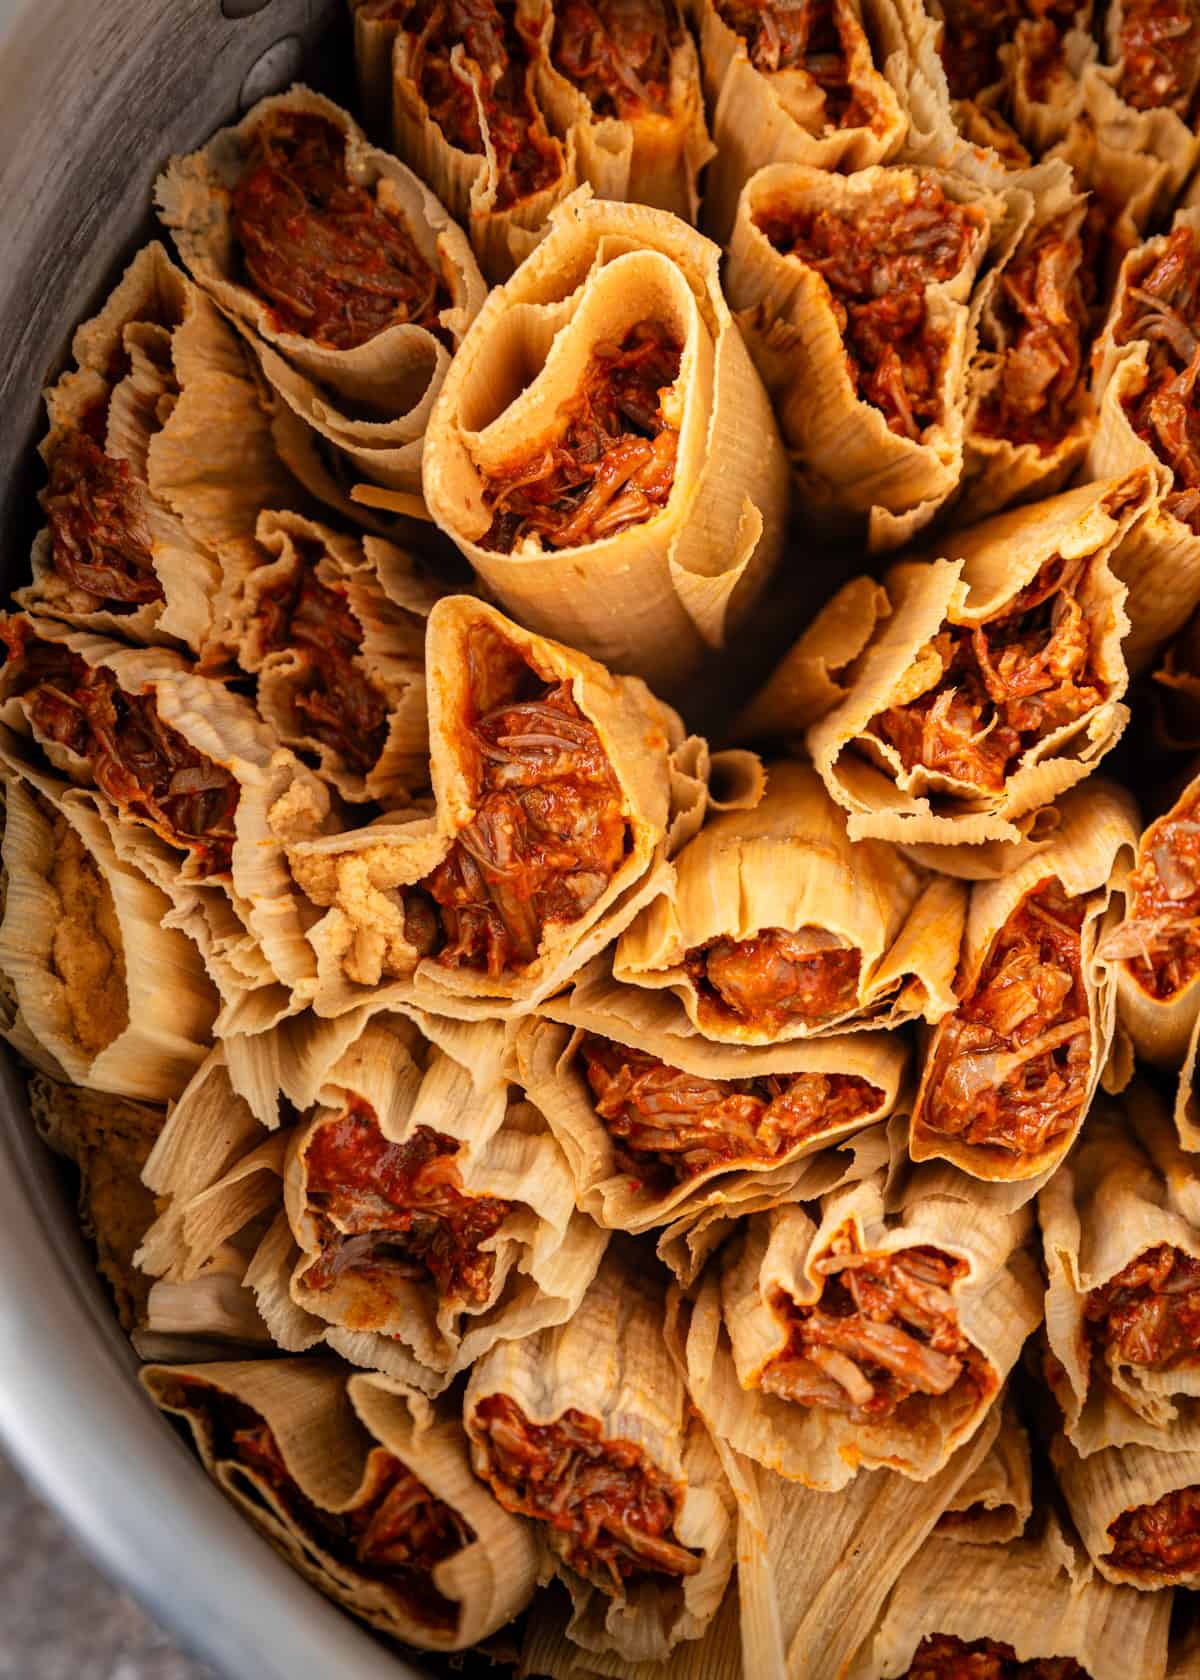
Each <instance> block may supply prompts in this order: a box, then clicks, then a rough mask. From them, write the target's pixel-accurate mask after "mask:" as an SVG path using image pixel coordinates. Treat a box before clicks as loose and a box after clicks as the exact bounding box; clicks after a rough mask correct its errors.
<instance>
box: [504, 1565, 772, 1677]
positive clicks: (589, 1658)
mask: <svg viewBox="0 0 1200 1680" xmlns="http://www.w3.org/2000/svg"><path fill="white" fill-rule="evenodd" d="M570 1620H571V1604H570V1599H569V1598H568V1597H567V1594H566V1593H565V1592H564V1591H563V1590H561V1589H556V1588H552V1589H551V1590H550V1591H549V1592H543V1593H539V1594H538V1596H537V1598H536V1599H535V1600H534V1603H533V1605H532V1606H531V1608H530V1612H529V1615H528V1617H527V1618H526V1622H525V1629H524V1634H523V1638H522V1642H521V1655H520V1667H519V1668H518V1669H517V1670H516V1674H517V1680H743V1669H742V1637H741V1625H740V1621H741V1618H740V1615H739V1611H738V1594H737V1587H736V1585H734V1584H732V1583H731V1584H730V1586H729V1587H728V1588H727V1590H726V1593H725V1597H724V1598H723V1599H722V1601H721V1608H720V1609H719V1610H718V1611H717V1613H716V1615H715V1616H714V1617H713V1619H712V1621H711V1622H709V1624H708V1626H707V1628H705V1630H704V1632H703V1633H702V1634H701V1636H700V1638H699V1639H689V1640H688V1641H687V1642H686V1643H685V1644H682V1645H676V1647H675V1649H674V1650H673V1651H672V1652H671V1654H670V1656H668V1657H666V1658H664V1660H663V1661H662V1662H647V1663H637V1662H635V1663H631V1662H626V1661H625V1659H624V1658H623V1657H619V1656H618V1655H617V1654H616V1652H615V1651H584V1650H582V1649H581V1648H580V1647H579V1646H578V1645H576V1644H575V1643H574V1641H573V1640H571V1639H570V1638H568V1636H567V1628H568V1626H569V1625H570Z"/></svg>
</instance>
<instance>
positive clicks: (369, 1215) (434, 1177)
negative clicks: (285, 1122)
mask: <svg viewBox="0 0 1200 1680" xmlns="http://www.w3.org/2000/svg"><path fill="white" fill-rule="evenodd" d="M458 1151H459V1144H458V1143H457V1142H456V1140H455V1139H454V1138H451V1137H447V1136H446V1135H445V1133H443V1132H435V1131H433V1130H432V1129H431V1128H430V1127H428V1126H418V1127H417V1129H416V1131H415V1132H414V1133H413V1135H412V1137H411V1138H410V1139H409V1140H408V1141H407V1142H406V1143H392V1142H390V1141H389V1140H388V1139H387V1138H385V1137H384V1135H383V1133H382V1132H381V1131H380V1129H379V1125H378V1122H377V1121H376V1118H375V1115H374V1114H373V1113H372V1111H371V1110H370V1109H369V1108H368V1107H367V1106H366V1104H365V1103H352V1104H351V1105H350V1106H349V1107H348V1108H347V1109H346V1112H345V1113H344V1114H342V1115H340V1116H339V1117H338V1118H337V1119H336V1120H330V1121H327V1122H326V1123H325V1124H324V1125H321V1126H318V1127H317V1129H316V1131H315V1132H314V1133H313V1136H312V1137H311V1139H310V1140H309V1143H308V1146H307V1148H306V1150H305V1154H304V1164H305V1170H306V1191H307V1196H308V1204H309V1206H310V1207H311V1208H312V1210H313V1211H314V1212H316V1213H317V1214H319V1215H320V1216H321V1242H322V1252H321V1255H320V1258H319V1259H318V1260H317V1261H316V1262H315V1263H314V1264H313V1265H312V1266H310V1267H309V1268H308V1269H307V1271H306V1272H305V1274H304V1281H305V1283H306V1284H307V1285H308V1287H309V1288H310V1289H328V1288H331V1287H332V1286H333V1284H334V1283H336V1282H337V1280H338V1279H339V1278H340V1277H341V1276H343V1275H344V1274H346V1273H348V1272H359V1273H362V1272H369V1273H372V1274H377V1275H384V1276H386V1275H387V1274H389V1273H391V1274H393V1275H395V1274H399V1275H403V1276H413V1275H416V1276H419V1277H425V1276H429V1277H432V1279H433V1281H434V1285H435V1287H436V1289H437V1292H438V1294H439V1295H440V1296H441V1297H443V1298H444V1299H447V1300H449V1299H461V1300H465V1301H471V1302H480V1301H484V1300H486V1299H487V1294H488V1290H489V1289H490V1288H491V1283H492V1274H493V1271H494V1270H495V1256H494V1255H493V1254H491V1253H484V1252H483V1251H482V1244H483V1243H485V1242H486V1241H487V1240H488V1239H489V1238H490V1237H494V1236H495V1234H496V1232H497V1231H498V1230H499V1229H500V1227H501V1225H502V1224H503V1223H504V1221H505V1220H506V1219H507V1218H508V1216H509V1214H510V1213H511V1212H512V1209H513V1204H512V1203H511V1202H508V1201H503V1200H501V1198H500V1197H498V1196H471V1195H467V1194H466V1193H465V1192H464V1191H463V1188H462V1178H461V1176H460V1174H459V1170H458V1163H457V1155H458Z"/></svg>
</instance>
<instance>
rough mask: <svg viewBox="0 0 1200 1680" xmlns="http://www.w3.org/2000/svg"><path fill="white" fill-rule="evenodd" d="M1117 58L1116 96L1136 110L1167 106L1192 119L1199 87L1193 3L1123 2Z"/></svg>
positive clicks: (1199, 48)
mask: <svg viewBox="0 0 1200 1680" xmlns="http://www.w3.org/2000/svg"><path fill="white" fill-rule="evenodd" d="M1117 56H1118V58H1119V60H1120V64H1121V79H1120V82H1119V84H1118V87H1119V91H1120V93H1121V97H1122V98H1123V99H1124V100H1125V101H1126V103H1127V104H1129V105H1132V106H1133V108H1134V110H1135V111H1154V110H1158V109H1159V108H1161V107H1164V106H1169V107H1170V108H1171V110H1173V111H1176V112H1178V114H1179V115H1180V116H1181V117H1183V118H1184V120H1185V121H1190V120H1191V119H1192V117H1193V116H1194V115H1195V100H1196V93H1197V89H1198V88H1200V6H1198V5H1197V4H1196V0H1122V6H1121V29H1120V35H1119V39H1118V48H1117Z"/></svg>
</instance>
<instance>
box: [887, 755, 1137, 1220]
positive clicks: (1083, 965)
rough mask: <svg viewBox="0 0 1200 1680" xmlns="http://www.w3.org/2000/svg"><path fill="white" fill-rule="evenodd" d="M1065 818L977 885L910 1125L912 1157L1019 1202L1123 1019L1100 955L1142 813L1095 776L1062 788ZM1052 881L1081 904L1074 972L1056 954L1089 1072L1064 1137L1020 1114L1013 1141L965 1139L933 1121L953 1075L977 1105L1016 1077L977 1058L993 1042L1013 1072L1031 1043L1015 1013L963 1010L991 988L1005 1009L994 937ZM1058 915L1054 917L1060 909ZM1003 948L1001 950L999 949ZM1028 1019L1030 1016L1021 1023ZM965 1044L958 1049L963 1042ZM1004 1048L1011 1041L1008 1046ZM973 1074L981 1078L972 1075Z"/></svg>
mask: <svg viewBox="0 0 1200 1680" xmlns="http://www.w3.org/2000/svg"><path fill="white" fill-rule="evenodd" d="M1059 814H1060V819H1061V823H1060V827H1059V828H1058V830H1057V832H1056V834H1055V835H1054V837H1053V838H1052V839H1051V840H1049V841H1048V842H1047V844H1046V845H1045V846H1044V847H1043V848H1041V849H1039V850H1036V851H1035V852H1034V853H1033V854H1032V855H1031V856H1029V857H1026V858H1025V859H1024V860H1023V861H1022V862H1021V863H1020V864H1018V866H1017V867H1016V868H1015V869H1013V870H1012V871H1011V872H1010V873H1009V874H1007V875H1002V876H1001V877H1000V878H999V879H997V880H994V881H984V882H980V883H978V884H977V885H976V886H975V887H974V888H973V890H972V893H971V903H970V907H969V910H968V913H967V926H966V933H965V935H964V939H963V952H962V959H961V962H960V966H959V978H958V993H959V997H960V999H961V1000H962V1001H961V1003H960V1009H959V1011H956V1012H955V1013H953V1014H950V1015H947V1016H945V1017H944V1019H943V1020H942V1021H941V1022H940V1023H939V1024H938V1026H937V1027H936V1028H935V1030H934V1033H933V1036H932V1039H931V1041H930V1043H929V1046H928V1050H927V1052H926V1056H925V1065H924V1071H923V1073H922V1076H921V1084H920V1088H919V1090H918V1092H917V1097H916V1102H915V1104H914V1107H913V1115H912V1123H911V1127H910V1132H909V1153H910V1155H911V1157H912V1159H913V1160H914V1161H928V1160H944V1161H948V1162H950V1163H952V1165H953V1166H954V1167H955V1168H957V1169H959V1171H961V1172H965V1173H969V1174H970V1175H971V1177H972V1178H975V1179H983V1180H989V1181H993V1182H996V1183H1006V1184H1009V1185H1010V1186H1011V1187H1012V1189H1011V1196H1012V1197H1013V1198H1014V1200H1015V1201H1023V1200H1027V1199H1028V1198H1029V1197H1030V1196H1032V1195H1033V1194H1034V1193H1035V1192H1036V1191H1037V1190H1038V1189H1039V1188H1040V1187H1041V1185H1042V1184H1044V1183H1045V1182H1046V1180H1047V1178H1048V1177H1049V1175H1050V1174H1051V1173H1052V1172H1054V1170H1055V1169H1056V1168H1057V1167H1058V1166H1059V1165H1060V1164H1061V1163H1062V1161H1063V1159H1064V1158H1065V1156H1066V1154H1067V1151H1068V1150H1069V1149H1070V1147H1071V1145H1072V1143H1073V1142H1074V1140H1075V1139H1076V1137H1078V1135H1079V1130H1080V1127H1081V1126H1082V1125H1083V1122H1084V1117H1085V1116H1086V1114H1087V1111H1088V1108H1089V1106H1090V1104H1091V1101H1092V1098H1093V1096H1094V1094H1095V1091H1096V1087H1097V1085H1098V1083H1099V1080H1100V1076H1101V1073H1102V1072H1103V1071H1104V1068H1105V1066H1106V1064H1107V1062H1108V1059H1109V1053H1110V1050H1111V1048H1112V1044H1113V1035H1114V1031H1115V1027H1116V1004H1117V994H1116V977H1115V975H1114V973H1113V965H1112V964H1111V963H1110V962H1109V961H1108V960H1107V959H1106V958H1105V957H1104V956H1103V955H1102V951H1103V941H1104V938H1105V935H1106V934H1107V932H1108V931H1109V929H1110V928H1111V927H1112V926H1113V925H1114V923H1115V921H1116V919H1117V916H1118V914H1119V907H1120V903H1121V895H1122V894H1123V892H1124V891H1125V882H1126V879H1127V876H1128V871H1129V867H1130V864H1131V862H1132V856H1133V847H1134V844H1135V838H1136V833H1137V826H1136V811H1135V808H1134V806H1133V802H1132V800H1131V798H1130V796H1129V795H1128V793H1126V792H1125V790H1124V789H1122V788H1118V787H1116V786H1115V785H1114V784H1112V783H1108V782H1101V781H1099V780H1096V781H1093V782H1092V783H1091V784H1090V785H1089V786H1088V787H1086V788H1080V789H1077V790H1076V791H1074V792H1072V793H1070V794H1067V795H1066V796H1065V798H1064V799H1063V800H1062V802H1061V804H1060V806H1059ZM1047 883H1050V884H1051V890H1052V891H1054V890H1055V889H1054V887H1053V884H1054V883H1058V889H1059V890H1061V893H1062V895H1063V896H1064V897H1065V898H1066V899H1068V900H1078V899H1080V898H1082V900H1083V903H1082V906H1081V913H1082V920H1081V922H1080V925H1079V929H1078V937H1079V960H1078V976H1077V978H1076V977H1075V975H1074V967H1073V963H1072V961H1071V959H1070V957H1067V958H1065V959H1064V958H1063V957H1062V956H1061V953H1060V952H1059V950H1058V949H1057V948H1055V951H1054V956H1055V957H1056V958H1057V959H1058V963H1059V971H1060V972H1061V973H1063V974H1067V975H1070V976H1071V977H1072V991H1073V990H1074V989H1075V987H1076V986H1078V988H1080V989H1081V990H1082V992H1083V994H1084V996H1085V997H1086V1003H1087V1018H1088V1060H1087V1076H1086V1079H1083V1080H1080V1081H1079V1090H1078V1092H1077V1093H1076V1095H1077V1099H1078V1100H1077V1102H1076V1103H1075V1104H1074V1113H1073V1115H1072V1116H1071V1118H1070V1123H1069V1125H1067V1126H1066V1127H1065V1128H1063V1129H1061V1130H1060V1131H1059V1132H1058V1133H1057V1134H1053V1133H1050V1132H1047V1134H1046V1136H1045V1137H1044V1138H1042V1139H1040V1140H1038V1139H1036V1138H1035V1139H1031V1140H1018V1138H1017V1136H1016V1130H1017V1124H1018V1118H1019V1116H1018V1115H1017V1114H1014V1116H1013V1119H1012V1123H1011V1127H1010V1139H1009V1141H1008V1142H1004V1141H1000V1142H992V1141H990V1140H989V1139H987V1138H985V1137H983V1136H981V1137H980V1138H979V1139H977V1140H975V1141H970V1140H969V1139H967V1138H966V1137H965V1136H962V1135H958V1134H953V1133H948V1132H946V1131H945V1130H943V1129H938V1128H935V1126H934V1125H933V1124H932V1123H931V1110H932V1108H933V1106H934V1103H935V1100H936V1099H937V1096H938V1093H939V1088H940V1087H941V1086H942V1085H943V1083H950V1082H951V1081H952V1080H953V1081H958V1082H959V1083H958V1084H956V1085H954V1086H953V1087H952V1088H953V1089H954V1090H957V1091H960V1092H961V1096H960V1101H962V1102H964V1103H965V1104H966V1105H967V1108H968V1112H973V1109H972V1105H973V1104H977V1103H978V1101H979V1097H980V1094H981V1092H982V1091H985V1090H987V1089H988V1088H989V1086H995V1087H996V1088H997V1089H999V1088H1001V1086H1002V1084H1003V1080H1004V1079H1005V1078H1007V1077H1008V1076H1009V1075H1008V1073H1007V1072H1006V1071H1005V1070H1004V1068H1003V1066H1001V1067H1000V1069H999V1074H998V1076H997V1075H993V1076H992V1077H991V1079H990V1080H989V1079H988V1078H987V1077H986V1076H983V1075H981V1074H980V1073H978V1072H977V1071H973V1066H972V1061H973V1058H975V1059H978V1058H979V1056H980V1055H982V1057H983V1060H984V1061H985V1062H986V1061H987V1060H989V1055H988V1054H987V1052H988V1051H989V1050H990V1052H991V1053H992V1054H994V1056H996V1057H998V1058H999V1061H1000V1063H1001V1064H1003V1062H1004V1060H1005V1058H1010V1059H1011V1060H1012V1061H1013V1063H1014V1064H1015V1066H1014V1069H1013V1071H1016V1070H1019V1068H1020V1067H1021V1065H1022V1059H1023V1058H1022V1051H1023V1049H1024V1048H1025V1045H1026V1041H1025V1040H1024V1039H1022V1038H1020V1037H1019V1036H1014V1034H1016V1033H1017V1032H1018V1029H1019V1027H1020V1025H1021V1022H1020V1021H1018V1022H1017V1023H1016V1025H1015V1026H1013V1027H1012V1028H1010V1029H1008V1030H1007V1031H1003V1030H1001V1026H1000V1024H999V1021H998V1019H997V1017H996V1015H995V1014H992V1015H991V1016H990V1017H988V1016H986V1015H984V1014H981V1015H980V1016H979V1017H978V1019H977V1018H976V1017H975V1016H973V1015H971V1014H969V1013H968V1014H966V1015H964V1014H963V1013H962V1011H963V1010H964V1009H966V1008H967V1007H968V1006H970V1005H971V1004H972V1003H973V1002H974V1000H975V999H976V997H977V995H980V996H982V995H984V994H985V993H986V990H987V988H988V987H989V986H991V985H993V984H994V985H995V986H996V988H997V990H996V992H995V994H994V996H995V999H996V1007H999V1003H998V1000H999V998H1000V996H1001V995H1010V994H1005V993H1003V985H1004V982H1003V981H1002V980H1001V979H1000V978H999V975H1000V974H1001V973H1002V972H1003V958H1002V956H1001V957H1000V959H999V963H1000V966H999V967H998V968H997V970H996V973H995V974H992V973H990V971H989V969H988V966H987V965H988V962H989V959H990V958H991V957H992V955H993V953H994V952H996V951H997V949H998V947H997V941H998V940H999V939H1000V938H1001V936H1002V934H1003V932H1004V930H1005V928H1006V926H1007V925H1008V923H1009V922H1010V919H1011V918H1012V917H1014V916H1015V915H1016V914H1017V913H1018V912H1021V911H1022V910H1023V907H1024V906H1025V904H1026V901H1027V900H1028V899H1029V897H1030V895H1031V894H1034V893H1036V892H1038V891H1040V890H1044V889H1045V887H1046V884H1047ZM1051 914H1054V910H1053V907H1051ZM1030 937H1032V936H1030ZM1004 949H1005V948H1004V947H1003V946H1000V947H999V951H1000V952H1001V953H1003V951H1004ZM1035 949H1036V950H1037V951H1038V952H1039V959H1038V960H1039V961H1045V962H1047V963H1048V964H1049V959H1048V958H1045V957H1044V956H1041V955H1040V952H1041V946H1040V945H1037V946H1036V947H1035ZM1014 950H1015V956H1014V958H1013V961H1014V963H1015V964H1016V965H1017V966H1016V967H1014V968H1013V970H1012V973H1013V975H1014V977H1017V976H1019V974H1020V972H1021V971H1020V963H1021V961H1022V960H1023V959H1022V955H1021V950H1020V947H1019V946H1016V947H1014ZM1050 966H1052V965H1050ZM1072 991H1068V992H1066V993H1065V994H1062V993H1060V994H1059V995H1060V998H1061V1000H1062V1001H1061V1002H1060V1003H1059V1005H1058V1009H1059V1012H1060V1013H1061V1010H1062V1009H1064V1008H1066V1007H1068V1006H1069V1004H1070V999H1071V996H1072ZM1047 1013H1048V1017H1049V1019H1048V1024H1047V1025H1046V1026H1045V1027H1044V1028H1043V1030H1042V1034H1041V1036H1042V1037H1043V1038H1052V1037H1053V1033H1054V1031H1055V1029H1056V1026H1069V1025H1070V1024H1071V1020H1073V1019H1074V1017H1072V1018H1071V1020H1068V1021H1067V1022H1065V1023H1063V1022H1058V1021H1057V1018H1056V1015H1055V1013H1054V1011H1053V1010H1048V1011H1047ZM1027 1018H1028V1012H1027V1013H1026V1015H1024V1016H1022V1018H1021V1019H1022V1020H1024V1019H1027ZM964 1022H965V1025H964V1024H963V1023H964ZM974 1033H980V1034H981V1035H982V1036H981V1038H979V1039H978V1040H974V1039H973V1037H972V1035H973V1034H974ZM1033 1042H1036V1040H1034V1041H1033ZM1063 1042H1064V1043H1065V1042H1067V1041H1063ZM960 1044H961V1045H962V1046H963V1048H959V1046H960ZM973 1044H974V1048H972V1045H973ZM980 1045H982V1050H981V1049H980ZM1005 1045H1007V1046H1009V1048H1008V1049H1005V1048H1004V1046H1005ZM1053 1052H1054V1046H1053V1045H1052V1046H1051V1048H1050V1049H1049V1050H1045V1051H1038V1052H1037V1054H1038V1055H1046V1056H1048V1057H1050V1056H1052V1055H1053ZM943 1056H945V1057H947V1058H953V1064H951V1062H949V1061H947V1062H946V1063H943V1061H942V1060H941V1058H942V1057H943ZM959 1058H961V1063H959ZM959 1068H960V1069H961V1071H959V1070H958V1069H959ZM1077 1073H1078V1069H1076V1068H1073V1067H1067V1068H1064V1067H1063V1066H1060V1065H1057V1064H1055V1063H1053V1062H1052V1061H1051V1062H1050V1064H1049V1065H1048V1066H1047V1068H1046V1069H1045V1072H1044V1074H1043V1075H1037V1074H1036V1073H1035V1075H1034V1076H1033V1082H1032V1083H1031V1086H1030V1093H1029V1096H1028V1097H1027V1099H1026V1101H1027V1103H1028V1104H1030V1105H1032V1104H1033V1103H1034V1099H1035V1098H1036V1097H1037V1095H1038V1092H1039V1090H1040V1089H1041V1079H1042V1078H1043V1077H1044V1078H1045V1079H1046V1080H1051V1081H1057V1082H1058V1085H1059V1086H1061V1085H1063V1084H1067V1085H1070V1082H1071V1081H1072V1080H1074V1079H1075V1078H1076V1076H1077ZM976 1080H978V1081H980V1082H979V1083H974V1081H976ZM1013 1104H1014V1109H1015V1110H1019V1109H1020V1108H1021V1099H1020V1098H1019V1097H1018V1096H1016V1095H1014V1097H1013ZM999 1118H1001V1117H1000V1116H997V1119H998V1120H999ZM994 1132H995V1133H996V1134H998V1135H1000V1136H1001V1138H1002V1139H1003V1137H1004V1135H1006V1134H1005V1131H1004V1127H1003V1126H1002V1125H999V1124H997V1126H996V1127H995V1128H994ZM1026 1141H1029V1142H1033V1143H1034V1145H1035V1146H1034V1147H1032V1148H1029V1147H1025V1142H1026Z"/></svg>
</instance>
